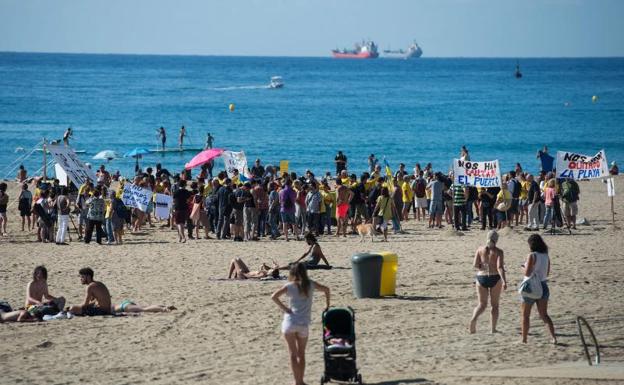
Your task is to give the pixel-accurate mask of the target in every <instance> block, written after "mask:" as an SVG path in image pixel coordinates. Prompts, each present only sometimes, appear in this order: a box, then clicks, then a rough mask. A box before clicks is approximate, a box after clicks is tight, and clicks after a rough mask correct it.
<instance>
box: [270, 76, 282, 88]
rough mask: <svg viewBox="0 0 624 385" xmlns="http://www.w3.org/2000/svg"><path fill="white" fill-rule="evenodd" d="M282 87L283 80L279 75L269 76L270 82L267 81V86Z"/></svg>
mask: <svg viewBox="0 0 624 385" xmlns="http://www.w3.org/2000/svg"><path fill="white" fill-rule="evenodd" d="M282 87H284V81H283V80H282V77H281V76H273V77H272V78H271V83H269V88H282Z"/></svg>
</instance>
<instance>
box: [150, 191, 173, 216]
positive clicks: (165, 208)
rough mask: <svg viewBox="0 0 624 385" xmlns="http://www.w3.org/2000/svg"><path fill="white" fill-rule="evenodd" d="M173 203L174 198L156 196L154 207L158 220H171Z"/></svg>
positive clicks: (162, 195)
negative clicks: (170, 214)
mask: <svg viewBox="0 0 624 385" xmlns="http://www.w3.org/2000/svg"><path fill="white" fill-rule="evenodd" d="M172 202H173V198H172V197H171V196H170V195H165V194H156V200H155V202H154V205H155V206H156V207H155V209H154V216H155V217H156V218H158V219H167V218H169V213H170V212H171V203H172Z"/></svg>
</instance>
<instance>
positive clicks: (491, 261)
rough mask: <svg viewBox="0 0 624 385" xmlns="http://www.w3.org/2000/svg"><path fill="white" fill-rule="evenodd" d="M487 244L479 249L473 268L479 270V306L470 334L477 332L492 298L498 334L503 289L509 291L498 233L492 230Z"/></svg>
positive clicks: (471, 324)
mask: <svg viewBox="0 0 624 385" xmlns="http://www.w3.org/2000/svg"><path fill="white" fill-rule="evenodd" d="M486 241H487V243H486V245H485V246H481V247H479V248H478V249H477V251H476V253H475V257H474V263H473V266H474V268H475V269H477V270H478V272H477V277H476V286H477V296H478V297H479V304H478V305H477V307H475V309H474V311H473V313H472V319H471V320H470V333H475V332H476V331H477V318H478V317H479V316H480V315H481V313H483V312H484V311H485V308H486V307H487V303H488V297H490V306H491V307H492V320H491V323H492V329H491V332H492V333H496V323H497V321H498V303H499V300H500V295H501V289H507V279H506V277H505V260H504V254H503V250H501V249H499V248H498V247H497V246H496V243H497V242H498V233H497V232H496V231H495V230H490V231H489V232H488V234H487V239H486Z"/></svg>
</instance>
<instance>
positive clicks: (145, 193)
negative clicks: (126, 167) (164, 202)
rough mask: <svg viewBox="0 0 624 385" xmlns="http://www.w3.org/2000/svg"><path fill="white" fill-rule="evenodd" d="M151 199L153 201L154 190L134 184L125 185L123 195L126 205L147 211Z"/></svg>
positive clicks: (122, 198)
mask: <svg viewBox="0 0 624 385" xmlns="http://www.w3.org/2000/svg"><path fill="white" fill-rule="evenodd" d="M150 199H152V190H148V189H145V188H141V187H139V186H136V185H133V184H132V183H126V184H124V187H123V194H122V195H121V200H122V201H123V203H124V205H126V206H128V207H135V208H137V209H139V210H141V211H147V206H148V205H149V202H150Z"/></svg>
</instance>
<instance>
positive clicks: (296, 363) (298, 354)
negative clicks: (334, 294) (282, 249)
mask: <svg viewBox="0 0 624 385" xmlns="http://www.w3.org/2000/svg"><path fill="white" fill-rule="evenodd" d="M288 280H289V281H290V282H288V283H287V284H286V285H284V286H283V287H282V288H281V289H279V290H277V291H276V292H275V293H273V295H271V299H272V300H273V301H274V302H275V303H276V304H277V306H278V307H279V308H280V309H281V310H282V311H283V312H284V320H283V321H282V333H283V334H284V339H285V340H286V345H287V346H288V353H289V355H290V367H291V369H292V372H293V377H294V378H295V385H303V384H305V383H304V382H303V378H304V374H305V349H306V344H307V342H308V328H309V326H310V321H311V312H312V294H313V291H315V290H318V291H322V292H323V294H325V307H326V308H329V303H330V293H329V288H328V287H327V286H323V285H321V284H319V283H317V282H314V281H312V280H310V279H309V278H308V272H307V270H306V267H305V265H304V264H303V263H295V264H293V265H292V267H291V268H290V273H289V276H288ZM283 295H287V296H288V297H290V301H289V306H286V305H284V303H283V302H282V301H281V300H280V298H281V297H282V296H283Z"/></svg>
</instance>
